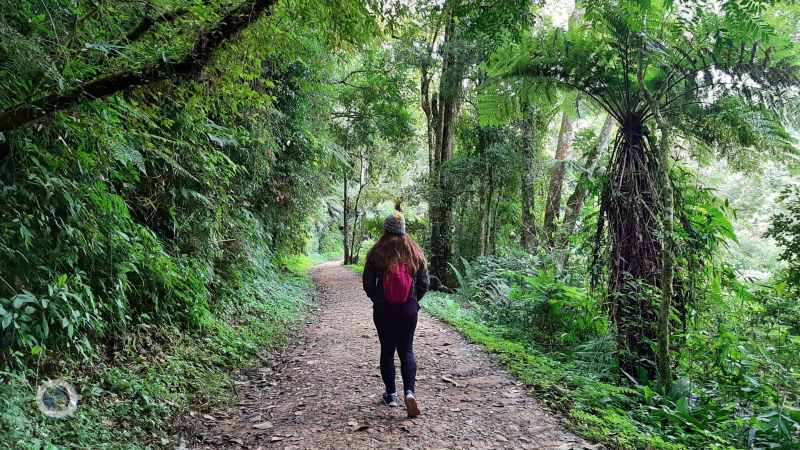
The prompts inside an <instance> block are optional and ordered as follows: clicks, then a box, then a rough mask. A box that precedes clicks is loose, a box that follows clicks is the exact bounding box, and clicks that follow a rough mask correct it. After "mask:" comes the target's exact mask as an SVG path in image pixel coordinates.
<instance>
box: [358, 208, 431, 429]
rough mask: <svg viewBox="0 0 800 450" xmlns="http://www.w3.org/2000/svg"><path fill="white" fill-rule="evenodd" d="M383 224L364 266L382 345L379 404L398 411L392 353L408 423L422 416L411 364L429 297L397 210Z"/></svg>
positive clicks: (420, 262)
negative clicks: (420, 314) (421, 310)
mask: <svg viewBox="0 0 800 450" xmlns="http://www.w3.org/2000/svg"><path fill="white" fill-rule="evenodd" d="M396 208H397V211H396V212H394V213H393V214H391V215H389V217H387V218H386V220H385V221H384V222H383V230H384V232H383V235H382V236H381V238H380V239H379V240H378V242H377V243H375V245H374V246H373V247H372V249H370V251H369V253H367V259H366V261H365V263H364V275H363V283H364V291H366V293H367V296H369V298H370V299H371V300H372V304H373V312H372V318H373V320H374V321H375V328H376V329H377V330H378V340H379V341H380V343H381V357H380V366H381V378H382V379H383V384H384V385H385V386H386V392H385V393H384V394H383V402H384V404H386V405H387V406H393V407H395V406H397V404H398V397H397V390H396V388H395V367H394V353H395V351H397V353H398V355H399V356H400V375H401V376H402V378H403V391H404V394H405V396H404V400H405V404H406V412H407V413H408V416H409V417H417V416H418V415H419V413H420V408H419V403H418V402H417V399H416V397H415V396H414V382H415V379H416V376H417V363H416V361H415V359H414V349H413V344H414V331H415V329H416V328H417V312H418V311H419V304H418V302H419V300H421V299H422V296H424V295H425V292H427V291H428V282H429V280H428V268H427V264H428V263H427V261H426V260H425V255H423V253H422V250H421V249H420V248H419V246H418V245H417V243H416V242H414V240H413V239H411V237H410V236H409V235H408V234H406V224H405V219H404V218H403V214H402V212H401V211H400V207H399V205H398V206H397V207H396Z"/></svg>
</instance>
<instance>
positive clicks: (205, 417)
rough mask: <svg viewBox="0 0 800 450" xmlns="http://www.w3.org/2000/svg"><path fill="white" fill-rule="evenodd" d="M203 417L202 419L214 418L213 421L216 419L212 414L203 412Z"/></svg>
mask: <svg viewBox="0 0 800 450" xmlns="http://www.w3.org/2000/svg"><path fill="white" fill-rule="evenodd" d="M203 418H204V419H208V420H214V421H216V420H217V419H215V418H214V416H211V415H209V414H203Z"/></svg>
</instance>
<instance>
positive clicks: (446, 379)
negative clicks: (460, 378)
mask: <svg viewBox="0 0 800 450" xmlns="http://www.w3.org/2000/svg"><path fill="white" fill-rule="evenodd" d="M442 381H446V382H448V383H451V384H452V385H453V386H455V387H461V383H459V382H457V381H456V380H454V379H452V378H450V377H448V376H447V375H442Z"/></svg>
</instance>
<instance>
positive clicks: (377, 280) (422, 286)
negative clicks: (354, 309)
mask: <svg viewBox="0 0 800 450" xmlns="http://www.w3.org/2000/svg"><path fill="white" fill-rule="evenodd" d="M382 279H383V272H380V271H379V269H378V268H377V267H376V266H375V264H374V263H373V262H372V261H370V258H367V260H366V261H365V262H364V273H363V274H362V275H361V282H362V284H363V285H364V292H366V293H367V297H369V299H370V300H372V303H374V304H383V303H386V301H385V300H384V299H383V286H382V285H381V280H382ZM429 283H430V279H429V277H428V268H427V267H426V266H423V267H420V268H419V270H417V273H416V275H414V284H413V286H411V294H410V296H409V299H408V300H409V301H408V302H406V303H417V302H418V301H420V300H422V297H424V296H425V293H426V292H428V284H429ZM412 300H413V302H412Z"/></svg>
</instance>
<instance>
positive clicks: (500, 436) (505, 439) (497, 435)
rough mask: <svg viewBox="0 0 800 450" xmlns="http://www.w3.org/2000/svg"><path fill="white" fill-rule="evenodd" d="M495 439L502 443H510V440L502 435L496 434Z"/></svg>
mask: <svg viewBox="0 0 800 450" xmlns="http://www.w3.org/2000/svg"><path fill="white" fill-rule="evenodd" d="M494 438H495V439H497V440H498V441H500V442H508V438H507V437H505V436H503V435H502V434H495V435H494Z"/></svg>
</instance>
